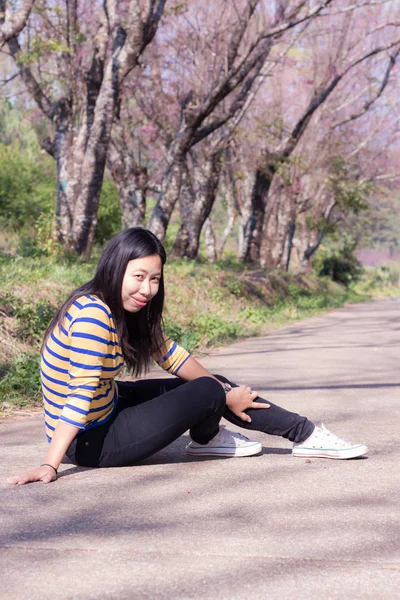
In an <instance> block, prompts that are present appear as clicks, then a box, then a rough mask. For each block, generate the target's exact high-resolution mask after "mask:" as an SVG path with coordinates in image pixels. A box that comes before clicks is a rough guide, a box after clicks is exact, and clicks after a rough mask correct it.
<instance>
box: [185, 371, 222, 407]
mask: <svg viewBox="0 0 400 600" xmlns="http://www.w3.org/2000/svg"><path fill="white" fill-rule="evenodd" d="M191 383H195V384H196V392H198V394H196V395H198V397H199V398H201V400H202V402H204V400H205V399H206V400H210V402H212V403H214V404H215V405H216V410H217V409H219V408H220V407H221V406H224V405H225V402H226V395H225V390H224V388H223V387H222V385H221V384H220V383H219V382H218V381H216V380H215V379H213V378H212V377H207V376H205V377H199V378H198V379H195V380H194V381H192V382H191Z"/></svg>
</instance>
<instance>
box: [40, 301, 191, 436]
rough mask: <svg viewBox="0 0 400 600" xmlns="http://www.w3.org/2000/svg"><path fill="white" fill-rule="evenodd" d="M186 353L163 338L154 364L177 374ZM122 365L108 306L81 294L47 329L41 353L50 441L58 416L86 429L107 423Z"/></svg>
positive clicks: (115, 396) (44, 400) (43, 388)
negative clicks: (57, 323) (58, 322)
mask: <svg viewBox="0 0 400 600" xmlns="http://www.w3.org/2000/svg"><path fill="white" fill-rule="evenodd" d="M189 356H190V354H189V353H188V352H187V351H186V350H184V349H183V348H181V347H180V346H178V345H177V344H176V343H175V342H173V341H172V340H171V339H170V338H167V337H165V350H164V351H163V353H162V354H161V355H158V356H154V357H153V358H154V360H156V362H157V364H159V365H160V367H162V368H163V369H164V370H166V371H168V372H169V373H172V374H174V375H176V374H177V373H178V371H179V369H180V368H181V366H182V365H183V363H184V362H185V361H186V360H187V359H188V358H189ZM123 364H124V360H123V356H122V352H121V347H120V345H119V341H118V337H117V332H116V329H115V324H114V320H113V317H112V314H111V312H110V309H109V307H108V306H107V305H106V304H104V302H102V301H101V300H100V299H99V298H98V297H97V296H89V295H88V296H81V297H80V298H78V299H77V300H75V302H74V303H73V304H71V306H70V307H69V309H68V312H67V314H66V317H65V319H64V322H63V323H62V324H61V326H60V327H56V328H55V329H54V330H53V331H52V333H51V334H50V336H49V338H48V340H47V343H46V346H45V348H44V350H43V352H42V357H41V366H40V373H41V381H42V392H43V404H44V415H45V427H46V435H47V439H48V441H50V440H51V438H52V435H53V432H54V430H55V428H56V425H57V422H58V420H61V421H64V422H65V423H69V424H70V425H74V426H75V427H78V428H79V429H82V430H87V429H90V428H92V427H95V426H96V425H101V424H103V423H105V422H106V421H107V420H108V419H109V418H110V417H111V415H112V413H113V411H114V409H115V407H116V405H117V402H118V388H117V385H116V383H115V377H116V376H117V375H118V374H119V373H120V371H121V369H122V367H123Z"/></svg>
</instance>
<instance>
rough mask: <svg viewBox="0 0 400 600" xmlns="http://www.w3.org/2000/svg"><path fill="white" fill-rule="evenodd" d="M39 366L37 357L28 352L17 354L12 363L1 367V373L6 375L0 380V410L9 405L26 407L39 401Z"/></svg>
mask: <svg viewBox="0 0 400 600" xmlns="http://www.w3.org/2000/svg"><path fill="white" fill-rule="evenodd" d="M39 365H40V360H39V356H38V355H37V354H31V353H29V352H23V353H21V354H18V355H17V356H16V358H15V360H14V361H13V363H9V364H3V365H1V371H3V372H4V371H5V372H6V373H5V375H4V377H2V378H1V379H0V398H1V399H2V403H1V404H0V409H5V408H8V407H9V406H10V405H11V404H13V405H17V406H26V405H29V404H32V403H34V402H37V401H39V400H40V394H41V387H40V368H39Z"/></svg>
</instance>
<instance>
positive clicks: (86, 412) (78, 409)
mask: <svg viewBox="0 0 400 600" xmlns="http://www.w3.org/2000/svg"><path fill="white" fill-rule="evenodd" d="M65 408H69V409H70V410H74V411H75V412H77V413H79V414H80V415H85V416H86V415H87V414H88V411H87V410H84V409H83V408H79V406H74V405H73V404H68V403H67V404H66V405H65Z"/></svg>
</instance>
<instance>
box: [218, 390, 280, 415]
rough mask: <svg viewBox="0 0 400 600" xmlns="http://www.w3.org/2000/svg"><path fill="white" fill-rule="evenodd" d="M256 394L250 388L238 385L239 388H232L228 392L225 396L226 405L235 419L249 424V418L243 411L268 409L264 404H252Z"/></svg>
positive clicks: (267, 405)
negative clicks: (237, 418)
mask: <svg viewBox="0 0 400 600" xmlns="http://www.w3.org/2000/svg"><path fill="white" fill-rule="evenodd" d="M257 396H258V393H257V392H253V390H252V389H251V388H250V387H247V386H245V385H240V386H239V387H235V388H232V389H231V390H230V392H228V393H227V394H226V405H227V407H228V408H229V409H230V410H231V411H232V412H233V414H235V415H236V416H237V417H240V418H241V419H242V420H243V421H247V423H251V418H250V417H249V415H247V414H246V413H245V412H244V411H245V410H247V409H248V408H269V406H270V405H269V404H265V403H264V402H254V400H255V399H256V398H257Z"/></svg>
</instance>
